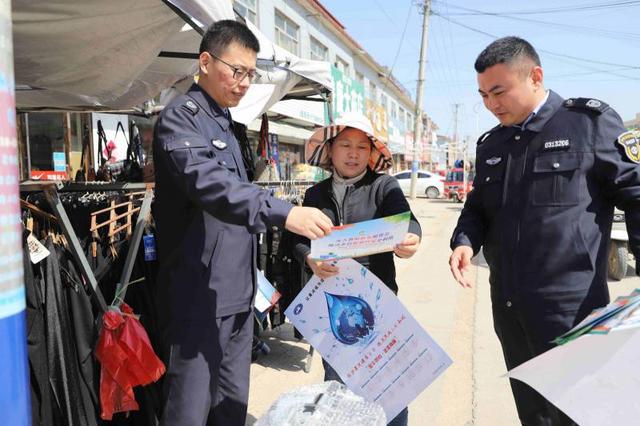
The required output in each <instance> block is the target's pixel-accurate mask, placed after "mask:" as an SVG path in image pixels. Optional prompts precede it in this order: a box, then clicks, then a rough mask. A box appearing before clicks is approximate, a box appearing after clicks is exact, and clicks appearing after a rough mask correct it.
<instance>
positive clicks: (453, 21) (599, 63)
mask: <svg viewBox="0 0 640 426" xmlns="http://www.w3.org/2000/svg"><path fill="white" fill-rule="evenodd" d="M432 14H433V15H435V16H439V17H440V18H442V19H444V20H446V21H449V22H451V23H453V24H456V25H458V26H461V27H463V28H466V29H468V30H470V31H473V32H476V33H479V34H483V35H485V36H487V37H491V38H493V39H497V38H499V37H498V36H496V35H494V34H490V33H488V32H486V31H483V30H480V29H477V28H474V27H471V26H469V25H465V24H463V23H461V22H458V21H456V20H454V19H451V18H449V17H447V16H443V15H441V14H439V13H437V12H433V13H432ZM537 50H538V51H539V52H544V53H546V54H547V55H551V56H555V57H558V58H564V59H570V60H573V61H579V62H586V63H591V64H598V65H609V66H614V67H623V68H626V69H628V70H637V69H640V66H635V65H626V64H617V63H612V62H604V61H595V60H592V59H585V58H579V57H577V56H571V55H566V54H563V53H556V52H552V51H549V50H544V49H537ZM584 67H586V68H589V69H591V70H593V71H597V72H599V73H607V74H611V75H615V76H617V77H623V78H626V79H629V80H640V78H637V77H632V76H628V75H624V74H617V73H615V72H612V71H611V70H601V69H598V68H593V67H588V66H586V65H584Z"/></svg>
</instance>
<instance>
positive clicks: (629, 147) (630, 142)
mask: <svg viewBox="0 0 640 426" xmlns="http://www.w3.org/2000/svg"><path fill="white" fill-rule="evenodd" d="M618 143H619V144H620V145H622V147H623V148H624V154H625V155H626V156H627V158H628V159H629V160H631V161H633V162H634V163H640V131H638V130H629V131H628V132H624V133H623V134H621V135H620V136H618Z"/></svg>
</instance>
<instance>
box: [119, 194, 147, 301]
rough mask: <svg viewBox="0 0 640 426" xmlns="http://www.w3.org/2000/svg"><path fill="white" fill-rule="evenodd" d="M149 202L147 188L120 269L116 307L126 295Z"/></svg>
mask: <svg viewBox="0 0 640 426" xmlns="http://www.w3.org/2000/svg"><path fill="white" fill-rule="evenodd" d="M151 200H153V191H152V190H151V188H148V189H147V191H146V193H145V194H144V200H142V207H140V213H139V214H138V220H137V221H136V228H135V230H134V231H133V237H132V238H131V245H130V246H129V252H128V253H127V259H126V261H125V262H124V268H123V269H122V275H121V276H120V282H119V283H118V286H117V287H116V295H117V296H116V297H117V301H116V305H117V306H120V304H121V303H122V302H123V301H124V297H125V296H126V294H127V285H128V283H129V279H130V278H131V272H132V270H133V264H134V262H135V260H136V255H137V254H138V247H140V240H141V239H142V233H143V232H144V228H145V227H146V226H147V217H148V216H149V212H150V211H151Z"/></svg>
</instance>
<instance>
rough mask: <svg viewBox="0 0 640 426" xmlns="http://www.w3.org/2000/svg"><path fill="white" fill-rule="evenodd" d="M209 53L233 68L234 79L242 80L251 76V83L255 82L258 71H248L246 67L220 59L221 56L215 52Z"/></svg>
mask: <svg viewBox="0 0 640 426" xmlns="http://www.w3.org/2000/svg"><path fill="white" fill-rule="evenodd" d="M209 55H211V57H212V58H215V59H217V60H218V61H220V62H222V63H223V64H225V65H226V66H228V67H229V68H231V69H232V70H233V79H234V80H236V81H239V82H240V81H242V80H244V79H245V78H246V77H249V83H251V82H253V80H254V79H255V78H256V76H257V73H256V71H255V70H254V71H247V70H246V69H244V68H240V67H236V66H234V65H231V64H230V63H228V62H226V61H223V60H222V59H220V57H218V56H217V55H214V54H213V53H211V52H209Z"/></svg>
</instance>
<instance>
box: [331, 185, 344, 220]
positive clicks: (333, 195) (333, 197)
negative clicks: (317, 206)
mask: <svg viewBox="0 0 640 426" xmlns="http://www.w3.org/2000/svg"><path fill="white" fill-rule="evenodd" d="M331 201H332V202H333V205H334V206H335V208H336V213H337V214H338V225H340V226H342V225H343V223H342V212H341V211H340V205H339V204H338V200H336V196H335V194H334V193H333V191H331Z"/></svg>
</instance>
